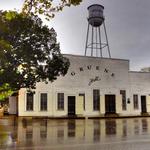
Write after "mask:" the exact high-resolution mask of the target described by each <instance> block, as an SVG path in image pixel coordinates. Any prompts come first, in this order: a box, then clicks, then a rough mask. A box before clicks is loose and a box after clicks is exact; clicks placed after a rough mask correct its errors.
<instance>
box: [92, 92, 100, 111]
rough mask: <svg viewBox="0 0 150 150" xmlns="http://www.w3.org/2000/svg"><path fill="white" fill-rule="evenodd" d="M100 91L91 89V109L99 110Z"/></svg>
mask: <svg viewBox="0 0 150 150" xmlns="http://www.w3.org/2000/svg"><path fill="white" fill-rule="evenodd" d="M99 107H100V92H99V90H93V110H99V109H100V108H99Z"/></svg>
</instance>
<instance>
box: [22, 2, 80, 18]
mask: <svg viewBox="0 0 150 150" xmlns="http://www.w3.org/2000/svg"><path fill="white" fill-rule="evenodd" d="M81 2H82V0H58V1H57V2H56V1H55V0H25V1H24V5H23V9H22V12H23V13H25V14H31V13H34V14H36V15H39V14H40V15H41V14H42V15H44V16H45V18H46V19H47V20H49V19H51V18H53V17H54V16H55V13H56V12H59V11H62V10H63V8H64V7H70V6H71V5H73V6H76V5H79V4H80V3H81Z"/></svg>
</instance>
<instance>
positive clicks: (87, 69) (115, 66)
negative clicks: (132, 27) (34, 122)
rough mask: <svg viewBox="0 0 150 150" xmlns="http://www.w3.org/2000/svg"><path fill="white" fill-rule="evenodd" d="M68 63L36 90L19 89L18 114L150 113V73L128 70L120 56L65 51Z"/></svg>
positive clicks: (128, 114)
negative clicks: (61, 73) (65, 70)
mask: <svg viewBox="0 0 150 150" xmlns="http://www.w3.org/2000/svg"><path fill="white" fill-rule="evenodd" d="M64 56H65V57H67V58H69V61H70V67H69V70H68V73H67V74H66V75H65V76H64V77H58V79H57V80H56V81H54V82H53V83H51V82H49V83H48V84H45V83H37V87H36V90H35V94H29V93H27V90H26V89H21V90H20V91H19V97H18V115H19V116H46V117H67V116H77V117H102V116H105V115H109V114H117V115H119V116H136V115H141V114H145V113H146V114H149V113H150V73H148V72H133V71H129V61H128V60H123V59H112V58H98V57H89V56H77V55H64Z"/></svg>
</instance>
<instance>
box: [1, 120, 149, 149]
mask: <svg viewBox="0 0 150 150" xmlns="http://www.w3.org/2000/svg"><path fill="white" fill-rule="evenodd" d="M0 149H6V150H13V149H17V150H48V149H49V150H70V149H71V150H150V118H148V117H147V118H129V119H106V120H105V119H101V120H99V119H85V120H84V119H83V120H81V119H80V120H79V119H77V120H75V119H74V120H69V119H66V120H65V119H64V120H63V119H58V120H57V119H56V120H55V119H27V120H26V119H20V118H19V119H18V118H15V117H11V118H9V117H8V118H3V119H2V118H1V119H0Z"/></svg>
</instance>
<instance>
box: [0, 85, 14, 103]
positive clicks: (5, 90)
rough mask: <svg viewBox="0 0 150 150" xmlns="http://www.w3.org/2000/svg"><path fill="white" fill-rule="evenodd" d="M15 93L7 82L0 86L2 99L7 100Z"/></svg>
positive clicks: (0, 98) (0, 97)
mask: <svg viewBox="0 0 150 150" xmlns="http://www.w3.org/2000/svg"><path fill="white" fill-rule="evenodd" d="M12 94H13V91H12V90H11V88H10V87H9V84H7V83H5V84H3V85H1V86H0V101H1V100H5V99H6V98H7V97H9V96H10V95H12Z"/></svg>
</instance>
